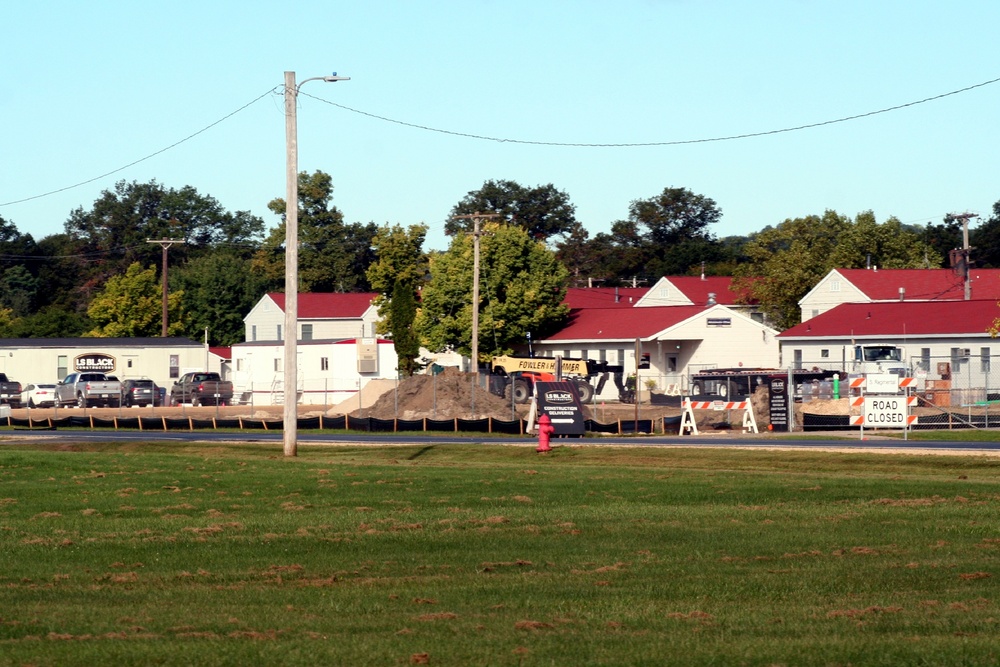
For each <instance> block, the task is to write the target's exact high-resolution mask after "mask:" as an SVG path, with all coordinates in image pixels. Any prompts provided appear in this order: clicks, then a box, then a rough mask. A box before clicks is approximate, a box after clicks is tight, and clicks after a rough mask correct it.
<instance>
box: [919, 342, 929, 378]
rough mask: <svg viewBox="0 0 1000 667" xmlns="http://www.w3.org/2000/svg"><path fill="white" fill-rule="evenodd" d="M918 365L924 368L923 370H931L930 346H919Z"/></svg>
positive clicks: (927, 371)
mask: <svg viewBox="0 0 1000 667" xmlns="http://www.w3.org/2000/svg"><path fill="white" fill-rule="evenodd" d="M920 367H921V368H923V369H924V372H926V373H930V371H931V348H929V347H922V348H920Z"/></svg>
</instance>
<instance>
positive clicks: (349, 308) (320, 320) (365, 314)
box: [243, 292, 378, 343]
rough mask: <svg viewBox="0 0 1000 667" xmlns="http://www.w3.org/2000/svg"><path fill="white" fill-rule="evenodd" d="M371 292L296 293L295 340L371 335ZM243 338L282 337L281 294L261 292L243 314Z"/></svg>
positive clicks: (373, 316) (373, 317)
mask: <svg viewBox="0 0 1000 667" xmlns="http://www.w3.org/2000/svg"><path fill="white" fill-rule="evenodd" d="M377 296H378V294H376V293H373V292H315V293H303V294H299V298H298V311H299V312H298V321H299V323H298V332H296V333H297V335H298V340H301V341H309V340H335V339H343V338H367V337H372V336H374V335H375V322H377V321H378V309H376V308H375V306H373V305H372V301H373V300H374V299H375V297H377ZM243 322H244V327H245V330H246V336H245V339H246V342H248V343H254V342H257V341H276V340H284V332H283V331H282V330H281V328H282V327H283V326H284V324H285V295H284V294H283V293H281V292H270V293H268V294H265V295H264V296H263V297H262V298H261V300H260V301H258V302H257V305H255V306H254V307H253V308H252V309H251V310H250V312H249V313H247V316H246V317H244V318H243Z"/></svg>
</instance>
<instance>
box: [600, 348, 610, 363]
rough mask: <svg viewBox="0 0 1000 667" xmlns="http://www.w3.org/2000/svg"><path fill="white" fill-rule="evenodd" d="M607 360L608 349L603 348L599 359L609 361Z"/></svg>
mask: <svg viewBox="0 0 1000 667" xmlns="http://www.w3.org/2000/svg"><path fill="white" fill-rule="evenodd" d="M607 360H608V351H607V350H605V349H603V348H602V349H601V356H600V359H599V361H607Z"/></svg>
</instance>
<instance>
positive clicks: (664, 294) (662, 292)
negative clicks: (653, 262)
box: [660, 287, 670, 299]
mask: <svg viewBox="0 0 1000 667" xmlns="http://www.w3.org/2000/svg"><path fill="white" fill-rule="evenodd" d="M668 296H670V288H669V287H661V288H660V298H661V299H666V298H667V297H668Z"/></svg>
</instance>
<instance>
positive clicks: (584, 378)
mask: <svg viewBox="0 0 1000 667" xmlns="http://www.w3.org/2000/svg"><path fill="white" fill-rule="evenodd" d="M622 370H623V369H622V367H621V366H611V365H609V364H608V363H607V362H605V361H594V360H593V359H562V378H563V379H564V380H568V381H570V382H572V383H573V386H574V387H575V388H576V392H577V394H578V395H579V396H580V401H581V402H582V403H589V402H590V401H591V400H592V399H593V398H594V395H595V394H599V393H600V392H601V390H602V389H603V388H604V384H605V383H606V382H607V380H608V376H609V375H611V374H613V376H614V381H615V386H617V387H618V393H619V397H620V396H622V394H623V392H624V391H625V388H624V385H623V384H622ZM555 379H556V359H555V358H553V357H510V356H507V355H503V356H499V357H493V360H492V361H491V362H490V376H489V389H490V392H491V393H493V394H496V395H497V396H503V397H504V398H507V399H512V400H513V401H514V402H515V403H527V402H528V401H529V400H531V396H532V395H533V394H534V386H535V382H539V381H541V382H552V381H554V380H555ZM595 379H596V380H597V385H596V386H594V385H593V384H591V381H592V380H595Z"/></svg>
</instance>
